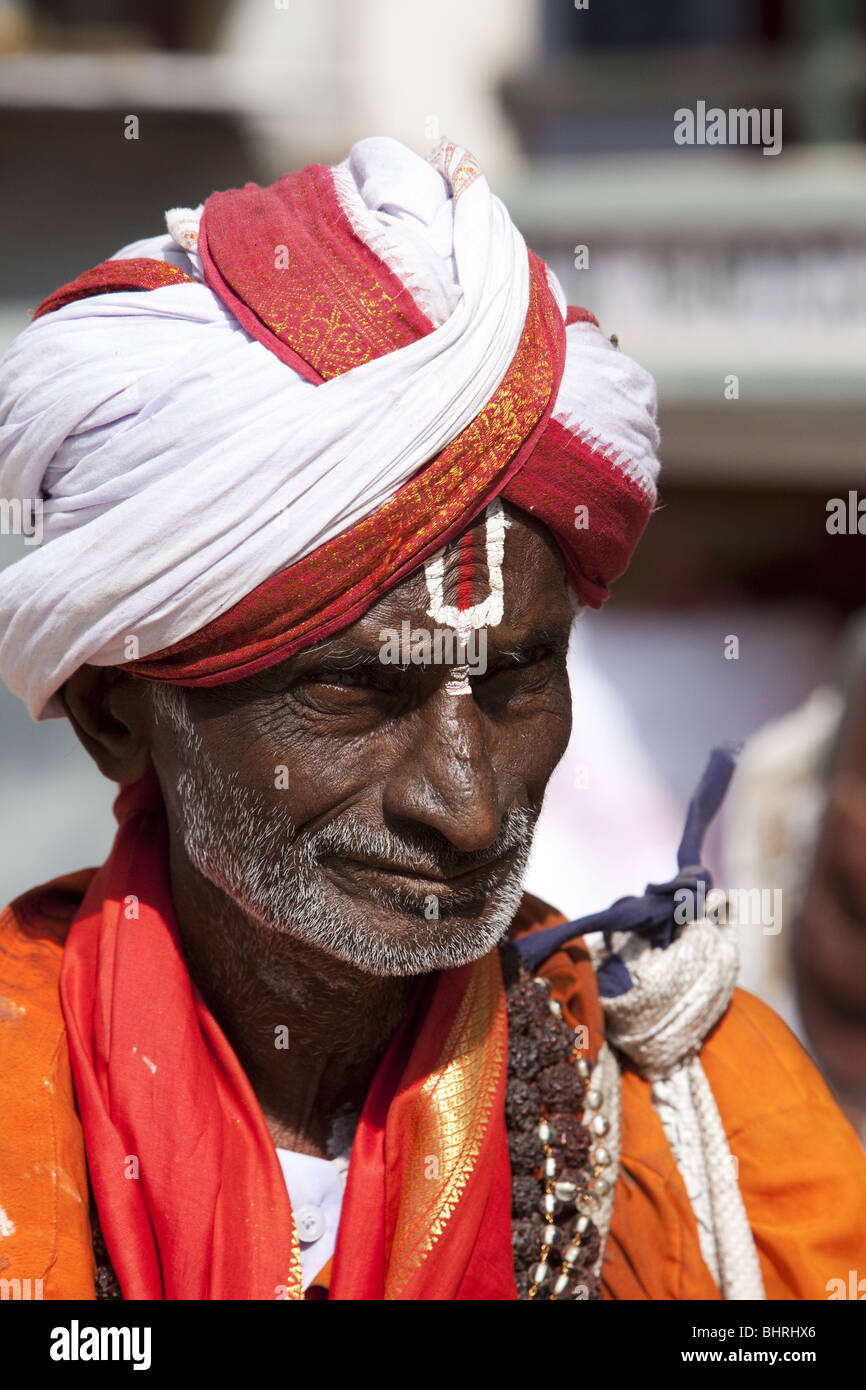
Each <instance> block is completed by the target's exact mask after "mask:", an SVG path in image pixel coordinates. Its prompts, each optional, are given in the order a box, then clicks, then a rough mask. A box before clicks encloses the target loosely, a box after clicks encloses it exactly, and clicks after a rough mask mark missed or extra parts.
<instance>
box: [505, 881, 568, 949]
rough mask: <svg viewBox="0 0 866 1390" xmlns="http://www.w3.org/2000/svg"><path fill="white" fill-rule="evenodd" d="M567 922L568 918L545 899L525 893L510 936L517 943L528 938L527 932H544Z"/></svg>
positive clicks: (509, 933) (512, 924) (510, 930)
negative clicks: (547, 928) (525, 937)
mask: <svg viewBox="0 0 866 1390" xmlns="http://www.w3.org/2000/svg"><path fill="white" fill-rule="evenodd" d="M567 921H568V918H567V917H565V916H564V915H563V914H562V913H561V912H560V911H559V910H558V909H557V908H555V907H551V905H550V903H546V902H545V901H544V899H543V898H537V897H536V896H535V894H534V893H524V894H523V897H522V898H521V899H520V906H519V907H518V909H517V912H516V913H515V914H514V920H513V922H512V923H511V927H510V929H509V932H508V935H509V937H510V939H511V940H512V941H516V940H517V939H518V938H519V937H521V936H526V934H527V932H531V931H543V930H544V928H545V927H556V926H558V925H559V923H560V922H567Z"/></svg>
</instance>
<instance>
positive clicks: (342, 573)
mask: <svg viewBox="0 0 866 1390" xmlns="http://www.w3.org/2000/svg"><path fill="white" fill-rule="evenodd" d="M166 223H167V227H168V233H167V235H163V236H158V237H152V238H148V239H145V240H143V241H139V242H135V243H133V244H131V245H129V246H126V247H124V248H123V249H122V250H120V251H118V252H117V253H116V255H115V256H113V257H112V258H111V259H110V260H107V261H103V262H102V263H101V264H100V265H98V266H96V267H95V268H94V269H93V270H90V271H87V272H85V273H84V274H83V275H81V276H79V277H78V279H77V280H74V281H72V282H71V283H70V284H68V285H65V286H63V287H62V288H61V289H60V290H58V291H56V292H55V293H54V294H53V295H51V296H49V298H48V299H47V300H45V301H44V302H43V303H42V304H41V305H40V306H39V308H38V309H37V310H36V313H35V315H34V319H33V322H32V323H31V324H30V325H29V326H28V327H27V328H26V329H25V330H24V331H23V332H22V333H20V334H19V335H18V337H17V338H16V339H15V340H14V341H13V343H12V344H11V346H10V347H9V348H8V349H7V351H6V353H5V355H4V356H3V358H2V360H0V497H3V498H6V499H12V498H18V499H21V502H22V504H27V503H28V502H29V504H30V505H31V506H32V505H33V502H34V500H37V501H38V502H39V503H41V506H42V517H43V521H42V528H43V542H42V544H41V546H40V547H39V548H38V549H34V550H32V551H31V552H30V553H29V554H27V555H26V556H25V557H24V559H22V560H20V561H19V562H17V563H16V564H14V565H12V566H10V567H9V568H8V569H7V570H6V571H4V573H3V574H2V575H0V632H2V638H0V674H2V676H3V678H4V680H5V681H6V683H7V684H8V685H9V686H10V688H11V689H12V690H13V691H15V693H17V694H18V695H20V696H21V697H22V698H23V699H24V700H25V701H26V703H27V706H28V708H29V710H30V712H31V714H32V716H33V717H34V718H36V719H40V718H48V717H52V716H56V715H60V714H62V713H63V712H64V711H63V707H62V704H61V702H60V700H59V699H58V696H57V691H58V690H59V688H60V687H61V686H62V684H63V682H64V681H65V680H66V679H67V678H68V676H70V675H71V674H72V673H73V672H74V671H75V670H76V669H77V668H78V667H80V666H81V665H83V664H84V663H91V664H94V665H122V666H124V668H125V669H126V670H128V671H129V672H130V673H132V674H135V675H139V676H143V677H145V678H148V679H151V680H163V681H169V682H174V683H176V684H182V685H205V686H207V685H217V684H221V683H224V682H227V681H232V680H238V679H240V678H242V677H243V676H246V675H251V674H253V673H254V672H256V671H259V670H262V669H264V668H266V667H268V666H271V665H274V664H276V663H277V662H279V661H284V660H286V659H287V658H288V657H290V656H292V655H294V654H295V653H296V652H298V651H300V650H302V649H303V648H305V647H308V646H310V645H311V644H312V643H313V642H317V641H320V640H321V639H322V638H324V637H327V636H329V635H330V634H332V633H334V632H336V631H339V630H340V629H341V628H344V627H346V626H348V625H349V624H350V623H352V622H354V621H356V619H357V618H359V617H360V616H361V615H362V614H363V613H364V612H365V611H366V610H367V609H368V608H369V607H370V605H371V604H372V603H373V602H374V601H375V600H376V599H377V598H378V597H380V596H381V595H382V594H383V593H385V592H386V591H387V590H388V589H390V588H391V587H393V586H394V585H395V584H397V583H398V582H399V581H400V580H401V579H403V578H405V577H406V576H407V575H409V574H411V573H412V572H413V570H415V569H417V568H418V567H419V566H420V565H421V564H422V563H423V562H424V561H426V560H427V559H428V558H430V557H431V556H433V555H435V554H436V553H437V552H438V551H440V550H441V549H442V547H443V546H444V545H445V544H446V543H447V542H449V541H450V540H451V539H453V538H454V537H455V536H457V535H459V534H460V533H461V532H462V531H465V529H466V528H467V527H468V526H469V525H470V523H471V522H472V521H473V520H474V519H475V517H476V516H478V515H479V514H480V513H482V512H483V511H484V509H485V508H486V507H487V506H488V504H489V503H490V502H491V501H493V499H495V498H496V497H500V496H501V497H502V498H504V499H505V500H506V501H509V502H511V503H512V504H513V505H515V506H517V507H518V508H522V509H524V510H525V511H527V512H529V513H531V514H533V515H534V516H535V517H536V518H537V520H538V521H539V522H541V523H542V524H543V525H544V526H546V527H547V528H548V529H549V531H550V532H551V534H552V535H553V537H554V538H555V540H556V542H557V544H558V546H559V548H560V550H561V552H562V556H563V560H564V563H565V569H566V573H567V577H568V579H569V582H570V583H571V585H572V586H573V588H574V590H575V591H576V593H577V595H578V596H579V599H580V601H581V602H583V603H586V604H589V605H590V606H592V607H599V606H600V605H601V603H602V602H603V600H604V599H605V597H606V596H607V592H608V587H609V585H610V583H611V581H612V580H613V579H615V578H616V577H617V576H618V575H619V574H621V573H622V571H623V570H624V569H625V567H626V565H627V563H628V560H629V557H630V555H631V552H632V550H633V548H634V546H635V544H636V543H637V540H638V539H639V537H640V534H641V532H642V530H643V527H644V525H645V524H646V521H647V519H648V516H649V513H650V511H651V509H652V506H653V503H654V501H655V497H656V488H655V482H656V477H657V473H658V462H657V460H656V456H655V451H656V449H657V446H658V432H657V429H656V424H655V387H654V383H653V381H652V378H651V377H650V376H649V374H648V373H647V372H645V371H644V370H643V369H642V368H641V367H639V366H638V365H637V364H636V363H635V362H633V361H632V360H631V359H629V358H628V357H627V356H626V355H625V354H624V353H622V352H620V351H618V350H617V349H616V348H615V347H614V346H613V344H612V343H611V342H610V341H609V340H608V339H607V338H606V337H605V336H604V335H603V334H602V332H601V331H600V329H599V327H598V324H597V322H596V320H595V319H594V318H593V316H592V315H591V314H589V313H588V312H587V311H586V310H581V309H569V308H568V306H567V305H566V302H565V296H564V295H563V292H562V288H561V286H560V284H559V281H558V280H557V278H556V276H555V275H554V274H553V273H552V271H551V270H550V269H549V267H547V266H546V265H545V264H544V263H543V262H542V261H541V260H539V258H538V257H537V256H535V255H534V254H533V252H531V251H528V250H527V247H526V245H525V243H524V241H523V238H522V237H521V235H520V233H519V232H518V230H517V229H516V227H515V226H514V225H513V223H512V222H511V219H510V217H509V215H508V212H507V211H506V209H505V207H504V205H503V204H502V203H501V202H500V201H499V199H497V198H496V197H495V196H494V195H493V193H492V192H491V190H490V188H489V186H488V184H487V182H486V180H485V179H484V177H483V175H482V174H481V172H480V170H479V168H478V165H477V164H476V162H475V161H474V160H473V158H472V157H471V156H470V155H469V154H468V153H467V152H466V151H465V150H464V149H462V148H461V147H459V146H456V145H454V144H451V143H449V142H443V143H442V145H441V146H440V148H439V149H438V150H437V151H436V153H435V154H434V155H433V156H431V158H430V159H429V160H425V159H422V158H421V157H420V156H418V155H416V154H414V153H413V152H412V151H410V150H408V149H407V148H406V147H404V146H403V145H401V144H400V143H398V142H397V141H395V140H392V139H389V138H374V139H367V140H362V141H360V142H359V143H358V144H356V145H355V146H354V147H353V149H352V151H351V153H350V154H349V156H348V157H347V158H346V159H345V160H344V161H343V162H342V163H341V164H339V165H337V166H335V167H333V168H328V167H325V166H322V165H316V164H313V165H309V166H308V167H307V168H304V169H302V170H300V171H299V172H297V173H292V174H287V175H285V176H284V177H283V178H281V179H279V180H278V181H277V182H276V183H274V184H273V185H271V186H270V187H259V186H258V185H256V184H252V183H250V184H247V185H246V186H245V187H244V188H242V189H230V190H228V191H227V192H221V193H214V194H212V195H211V196H210V197H209V198H208V199H207V200H206V201H205V203H204V204H203V205H201V206H200V207H198V208H194V209H192V208H187V209H177V208H176V209H171V210H170V211H169V212H168V213H167V214H166Z"/></svg>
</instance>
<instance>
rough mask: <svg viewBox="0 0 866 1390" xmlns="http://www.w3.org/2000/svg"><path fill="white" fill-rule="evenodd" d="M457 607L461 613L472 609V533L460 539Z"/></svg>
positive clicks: (469, 532)
mask: <svg viewBox="0 0 866 1390" xmlns="http://www.w3.org/2000/svg"><path fill="white" fill-rule="evenodd" d="M457 607H458V609H459V610H460V612H461V613H463V612H465V610H466V609H467V608H471V607H472V532H471V531H467V532H466V534H465V535H463V536H461V537H460V557H459V559H458V561H457Z"/></svg>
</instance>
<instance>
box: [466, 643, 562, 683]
mask: <svg viewBox="0 0 866 1390" xmlns="http://www.w3.org/2000/svg"><path fill="white" fill-rule="evenodd" d="M564 656H565V649H564V648H560V647H552V646H549V645H548V646H543V647H534V648H533V649H532V650H531V651H526V652H521V654H520V656H518V657H514V658H512V659H511V660H509V661H507V662H504V663H503V664H502V665H501V666H494V667H492V668H491V669H490V670H489V671H488V672H486V675H485V676H483V677H482V678H481V679H493V678H495V677H497V676H502V677H507V676H510V675H513V676H518V677H519V676H521V675H523V674H524V673H525V674H526V675H536V676H538V675H543V674H544V672H545V670H546V669H547V668H548V667H549V666H550V665H551V664H552V663H553V662H555V661H560V660H562V659H563V658H564Z"/></svg>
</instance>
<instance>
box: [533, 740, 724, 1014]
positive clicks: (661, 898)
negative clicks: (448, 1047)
mask: <svg viewBox="0 0 866 1390" xmlns="http://www.w3.org/2000/svg"><path fill="white" fill-rule="evenodd" d="M738 752H739V749H738V748H737V747H735V746H733V745H727V746H722V747H718V748H714V749H713V750H712V752H711V753H710V756H709V759H708V761H707V765H706V767H705V768H704V772H703V776H702V777H701V780H700V782H699V783H698V788H697V791H696V792H695V794H694V796H693V797H692V799H691V801H690V802H689V809H688V811H687V812H686V823H685V826H684V828H683V835H682V839H681V840H680V846H679V849H678V851H677V864H678V866H679V872H678V873H677V874H676V876H675V877H674V878H672V879H669V880H668V882H667V883H648V884H647V886H646V889H645V891H644V892H643V894H642V895H641V896H640V897H639V898H620V899H619V900H618V901H617V902H615V903H614V904H613V906H612V907H609V908H608V909H607V911H606V912H594V913H592V914H591V915H590V916H589V917H579V918H577V920H576V921H574V922H562V923H561V924H560V925H559V926H558V927H548V928H547V929H546V930H545V931H538V932H531V933H530V934H529V935H528V936H524V937H521V939H520V940H519V941H516V942H515V943H514V947H515V950H516V951H518V953H519V954H520V955H521V956H522V958H523V960H524V962H525V963H526V965H527V966H528V967H529V969H530V970H536V969H537V968H538V966H539V965H540V964H541V962H542V961H544V960H547V958H548V956H552V955H553V953H554V951H557V950H559V948H560V946H563V945H564V944H565V942H566V941H572V940H573V939H574V937H576V936H585V935H586V934H587V933H588V932H594V931H600V932H603V933H604V939H605V942H606V944H607V949H608V954H607V955H606V956H605V958H604V960H603V961H602V962H601V964H600V966H599V967H598V970H597V971H596V977H597V979H598V988H599V993H600V994H601V995H602V996H603V997H604V998H605V999H613V998H615V997H616V996H617V995H618V994H625V993H626V991H627V990H629V989H631V987H632V984H633V983H634V982H633V980H632V978H631V975H630V974H629V972H628V967H627V965H626V964H625V961H624V960H622V959H621V958H620V957H619V956H618V955H616V953H615V952H614V951H613V949H612V940H613V933H614V932H618V931H636V932H640V933H641V934H642V935H644V936H647V937H648V938H649V940H650V942H651V943H652V945H653V946H658V947H660V948H661V949H662V950H664V949H665V948H666V947H667V946H669V945H670V944H671V941H672V940H673V934H674V927H675V925H676V920H675V918H674V910H675V906H676V900H675V894H676V893H678V892H680V891H681V890H682V889H688V890H690V891H691V892H692V893H694V894H695V897H697V894H698V884H699V883H702V884H703V891H704V893H706V892H707V890H708V889H709V888H711V887H712V882H713V880H712V877H711V875H710V872H709V870H708V869H705V868H703V867H702V866H701V862H700V858H701V850H702V848H703V843H704V835H705V834H706V831H707V827H708V825H709V824H710V821H711V820H712V819H713V817H714V815H715V814H716V812H717V811H718V809H719V807H720V806H721V804H722V801H723V800H724V796H725V792H726V791H727V790H728V785H729V783H730V780H731V777H732V776H733V772H734V767H735V766H736V759H737V753H738Z"/></svg>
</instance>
